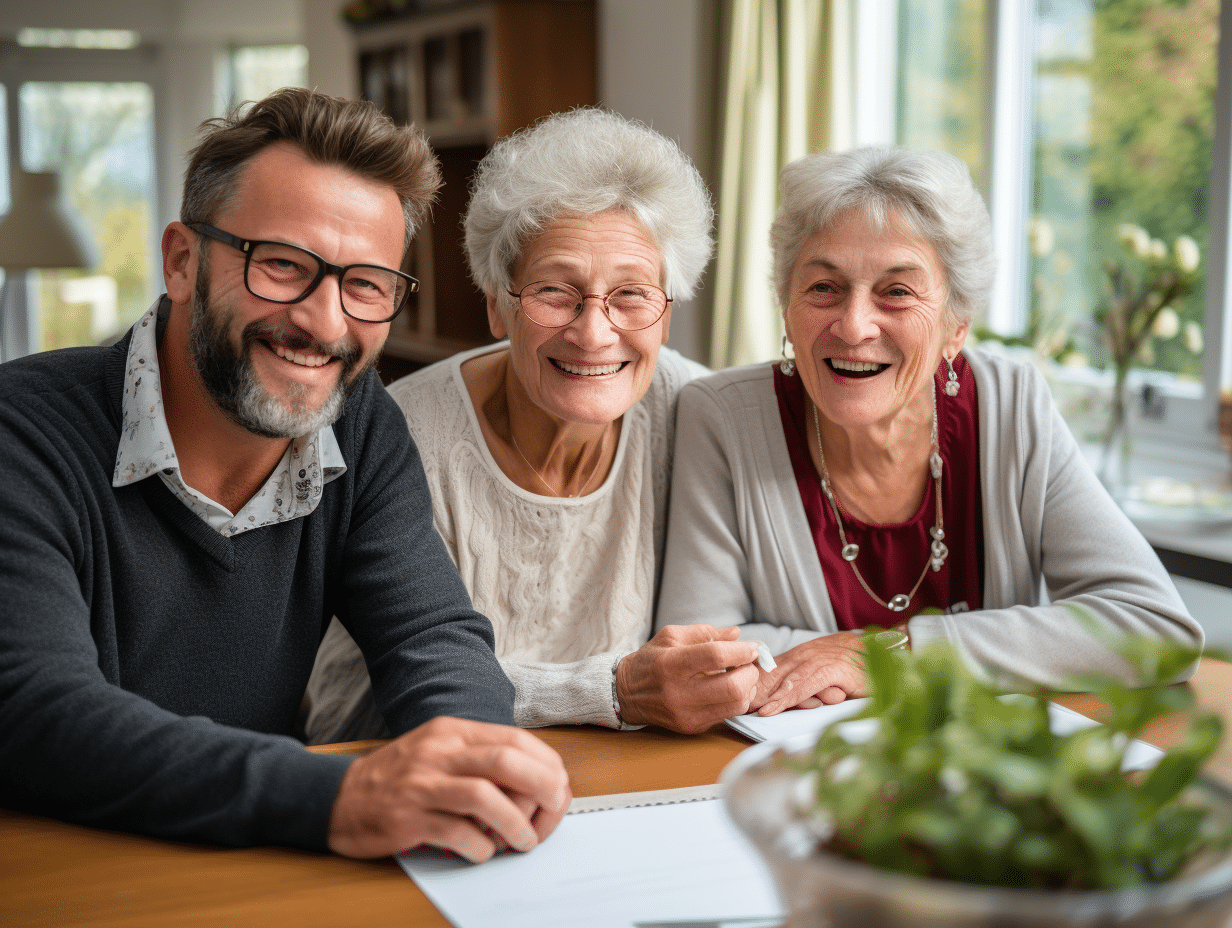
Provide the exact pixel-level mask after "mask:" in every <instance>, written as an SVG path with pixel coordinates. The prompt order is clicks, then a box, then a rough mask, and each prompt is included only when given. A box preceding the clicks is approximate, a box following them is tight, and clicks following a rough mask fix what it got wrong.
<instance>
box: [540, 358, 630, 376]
mask: <svg viewBox="0 0 1232 928" xmlns="http://www.w3.org/2000/svg"><path fill="white" fill-rule="evenodd" d="M556 366H557V367H559V368H560V369H561V370H562V371H568V372H569V373H570V374H581V375H582V376H583V377H598V376H599V375H600V374H614V373H616V372H617V371H618V370H620V369H621V368H622V367H624V364H623V363H622V364H601V365H598V366H594V367H578V366H577V365H576V364H566V363H565V362H564V361H557V362H556Z"/></svg>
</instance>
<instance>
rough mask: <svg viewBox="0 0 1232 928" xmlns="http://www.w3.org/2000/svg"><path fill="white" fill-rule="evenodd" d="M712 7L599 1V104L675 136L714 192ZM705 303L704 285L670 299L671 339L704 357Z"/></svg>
mask: <svg viewBox="0 0 1232 928" xmlns="http://www.w3.org/2000/svg"><path fill="white" fill-rule="evenodd" d="M713 9H714V2H713V0H599V99H600V102H601V103H603V104H604V105H605V106H608V107H610V108H611V109H613V110H615V111H616V112H618V113H622V114H623V115H625V116H628V117H631V118H634V119H640V120H641V121H642V122H645V123H646V124H648V125H649V126H651V127H652V128H654V129H656V130H657V131H659V132H661V133H663V134H664V135H666V136H668V137H669V138H672V139H675V140H676V142H677V143H678V144H679V145H680V147H681V148H682V149H683V150H684V152H685V154H687V155H688V156H689V157H690V158H692V159H693V161H694V163H696V164H697V166H698V169H699V170H700V171H701V172H702V176H703V177H705V178H706V179H707V181H708V182H710V183H711V192H712V194H713V193H715V192H716V191H715V189H714V186H713V182H712V163H713V161H714V160H715V159H714V156H713V154H712V152H711V150H710V139H711V138H712V137H713V131H712V127H711V112H712V110H713V99H712V97H713V93H714V87H713V77H712V75H713V74H715V73H716V72H715V69H714V66H713V56H714V48H713V30H712V29H711V27H710V21H711V19H712V17H713ZM630 49H636V54H630V53H629V52H630ZM704 285H705V280H703V287H704ZM705 305H708V304H707V300H706V293H705V290H703V291H702V292H701V293H700V294H699V297H698V298H695V299H693V300H691V301H683V300H681V301H677V302H675V303H673V304H672V330H671V340H670V342H669V344H670V345H671V346H672V347H673V348H675V349H676V350H678V351H680V352H681V353H683V354H685V355H687V356H688V357H691V358H695V359H699V360H700V359H703V358H704V357H705V356H706V354H707V353H708V351H709V346H708V338H709V336H708V331H709V320H708V317H707V315H706V314H705V313H704V312H703V309H702V307H703V306H705Z"/></svg>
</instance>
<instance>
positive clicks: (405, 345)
mask: <svg viewBox="0 0 1232 928" xmlns="http://www.w3.org/2000/svg"><path fill="white" fill-rule="evenodd" d="M419 6H420V10H419V11H418V12H416V13H412V14H409V15H404V16H402V17H400V18H397V19H392V20H387V21H384V22H379V23H373V24H369V25H362V26H357V27H356V31H355V35H356V47H357V50H358V58H359V75H360V89H361V93H362V94H363V95H364V97H366V98H367V99H369V100H372V101H373V102H374V103H376V104H377V105H378V106H379V107H381V108H382V109H383V110H384V111H385V112H386V113H388V114H389V115H390V116H391V117H393V118H394V119H395V120H397V121H398V122H414V123H415V124H416V125H418V126H419V127H420V128H421V129H423V130H424V132H425V133H426V134H427V136H428V140H429V141H430V142H431V144H432V147H433V149H434V150H435V152H436V154H437V157H439V158H440V161H441V171H442V174H443V177H444V182H445V183H444V186H443V187H442V189H441V193H440V197H439V199H438V201H437V203H436V206H435V208H434V209H433V211H432V218H431V220H430V221H429V222H428V223H427V224H425V227H424V228H423V229H422V230H420V231H419V233H418V234H417V235H416V238H415V242H414V244H413V246H412V249H411V253H410V254H409V255H408V256H407V263H406V270H407V271H408V273H410V274H413V275H414V276H415V277H416V278H418V279H419V281H420V292H419V293H418V294H417V295H416V296H415V297H412V301H413V304H412V305H411V306H409V307H408V309H407V310H404V311H403V313H402V315H401V316H399V317H398V319H396V320H395V321H394V323H393V326H392V328H391V331H390V335H389V341H388V342H387V343H386V346H385V352H384V356H383V358H382V361H381V373H382V376H384V377H385V378H386V379H387V380H388V379H390V378H392V377H396V376H400V375H401V374H403V373H406V372H407V371H409V370H413V369H415V368H416V367H418V366H421V365H423V364H427V363H431V362H432V361H437V360H439V359H441V358H444V357H447V356H448V355H450V354H453V353H454V352H456V351H460V350H462V349H464V348H470V347H474V346H475V345H481V344H485V343H487V342H489V341H491V340H492V337H491V334H490V332H489V331H488V320H487V310H486V308H485V305H484V298H483V295H482V294H481V293H480V292H479V290H478V288H476V287H475V285H474V284H473V283H472V282H471V280H470V278H469V276H468V275H467V271H466V258H465V255H464V253H463V248H462V226H461V218H462V213H463V212H464V210H465V209H466V203H467V197H468V189H467V188H468V185H469V183H470V179H471V175H472V173H473V172H474V169H475V165H476V164H478V162H479V160H480V159H481V158H482V157H483V156H484V154H485V153H486V152H487V150H488V148H489V147H490V146H491V145H492V144H493V143H494V142H495V141H496V140H497V139H499V138H501V137H502V136H505V135H508V134H509V133H511V132H514V131H515V130H517V129H520V128H522V127H524V126H527V125H530V124H531V123H532V122H534V121H535V120H536V119H539V118H540V117H542V116H546V115H547V114H549V113H555V112H559V111H561V110H567V109H570V108H571V107H574V106H581V105H586V104H591V103H594V102H595V101H596V100H597V98H598V89H597V83H598V81H597V76H596V72H597V68H596V30H595V4H594V2H593V0H554V2H553V0H487V2H453V3H450V2H440V0H437V2H435V3H433V2H429V0H421V2H420V4H419Z"/></svg>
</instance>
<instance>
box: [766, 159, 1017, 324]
mask: <svg viewBox="0 0 1232 928" xmlns="http://www.w3.org/2000/svg"><path fill="white" fill-rule="evenodd" d="M779 202H780V204H781V205H780V206H779V211H778V215H777V216H775V219H774V224H773V225H772V226H771V227H770V247H771V250H772V251H773V255H774V289H775V292H776V293H777V294H778V298H779V306H780V307H782V308H783V309H784V310H785V309H786V308H787V303H788V296H789V294H788V290H789V288H790V286H791V272H792V270H793V269H794V268H795V264H796V259H797V258H798V257H799V254H800V249H801V248H803V247H804V243H805V242H806V241H807V240H808V239H809V238H810V237H812V236H813V235H816V234H817V233H818V232H820V231H822V230H824V229H825V228H826V227H827V226H828V225H829V224H830V223H831V222H833V221H834V220H835V219H836V218H837V217H838V216H839V215H840V214H841V213H844V212H846V211H848V210H852V209H855V210H860V211H862V212H863V213H864V215H865V216H866V217H867V218H868V219H869V220H870V221H871V222H873V223H874V224H875V225H876V226H878V227H883V226H885V224H886V223H887V222H888V221H893V220H895V219H898V220H902V221H905V222H906V223H907V224H908V225H909V227H910V228H912V229H913V230H914V231H915V232H916V234H918V235H920V236H921V237H923V238H924V239H926V240H928V241H929V242H931V243H932V244H933V247H934V248H936V249H937V255H938V257H940V259H941V266H942V268H944V270H945V276H946V283H947V292H948V296H949V299H948V300H947V309H948V312H949V313H950V316H951V318H952V319H953V320H954V321H955V322H956V323H959V324H961V323H964V322H971V321H973V320H974V319H975V316H976V314H977V313H978V312H979V311H980V310H981V309H983V308H984V306H985V305H986V304H987V302H988V295H989V292H990V291H991V289H992V279H993V272H994V270H995V266H996V262H995V258H994V255H993V247H992V223H991V222H990V221H989V218H988V208H987V207H986V206H985V205H984V200H983V198H982V197H981V196H980V194H979V191H978V190H976V189H975V184H974V183H973V182H972V180H971V173H970V171H968V170H967V166H966V164H964V163H963V162H962V161H961V160H960V159H958V158H956V157H954V156H953V155H948V154H946V153H944V152H939V151H912V150H910V149H906V148H895V147H891V146H871V147H868V148H857V149H854V150H852V151H848V152H842V153H837V152H821V153H819V154H815V155H806V156H805V157H803V158H798V159H797V160H795V161H793V162H791V163H790V164H789V165H787V167H785V168H783V173H782V175H781V176H780V178H779Z"/></svg>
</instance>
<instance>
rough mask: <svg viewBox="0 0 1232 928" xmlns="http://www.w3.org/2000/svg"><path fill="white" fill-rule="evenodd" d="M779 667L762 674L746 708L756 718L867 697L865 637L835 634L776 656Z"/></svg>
mask: <svg viewBox="0 0 1232 928" xmlns="http://www.w3.org/2000/svg"><path fill="white" fill-rule="evenodd" d="M774 660H775V662H776V663H777V664H778V666H777V667H776V668H775V669H774V670H773V671H771V672H770V673H763V674H762V675H761V681H760V683H759V684H758V687H757V694H756V695H755V696H754V697H753V701H752V703H751V704H750V705H749V709H750V710H756V712H757V714H758V715H763V716H764V715H777V714H778V713H780V712H782V711H783V710H784V709H812V708H815V707H817V706H820V705H823V704H826V705H831V704H833V703H838V702H842V701H843V700H844V699H855V698H856V697H859V696H867V695H868V676H867V674H866V673H865V672H864V636H863V635H862V634H861V633H860V632H835V633H834V634H832V635H825V636H823V637H821V638H814V639H813V640H812V641H806V642H804V643H803V644H798V645H796V646H795V647H794V648H791V649H790V650H788V651H784V652H783V653H782V654H778V655H775V658H774Z"/></svg>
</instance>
